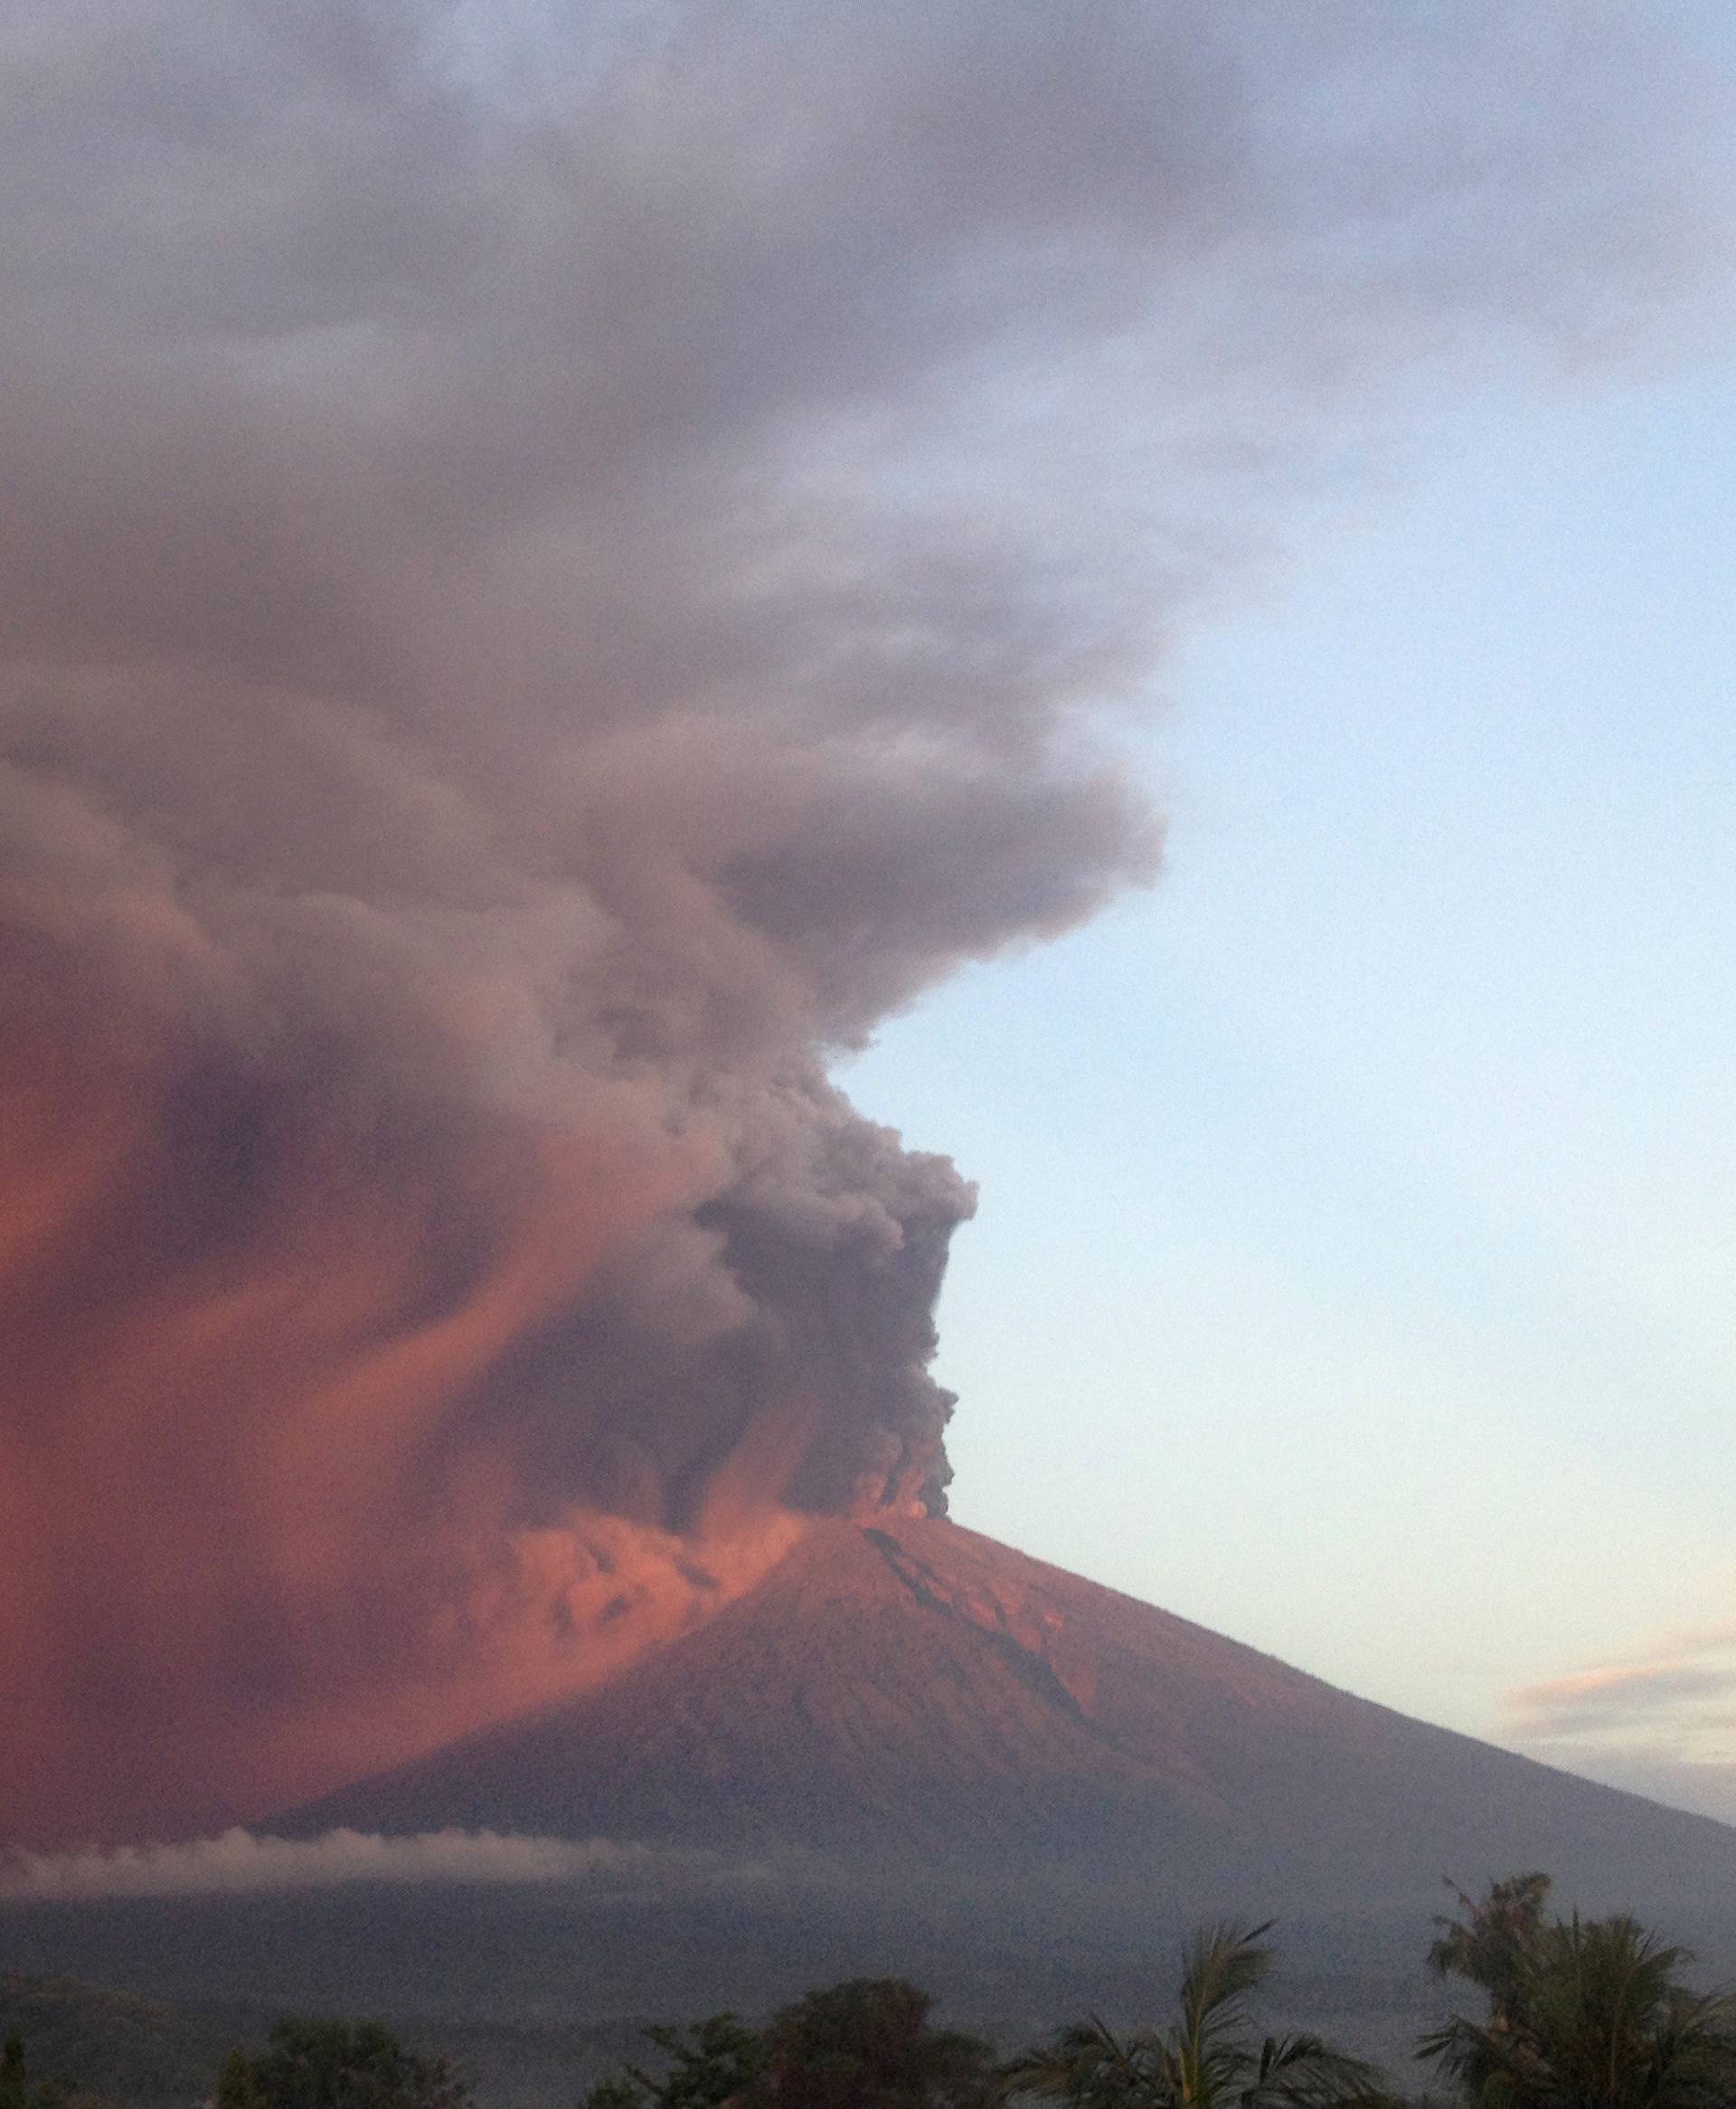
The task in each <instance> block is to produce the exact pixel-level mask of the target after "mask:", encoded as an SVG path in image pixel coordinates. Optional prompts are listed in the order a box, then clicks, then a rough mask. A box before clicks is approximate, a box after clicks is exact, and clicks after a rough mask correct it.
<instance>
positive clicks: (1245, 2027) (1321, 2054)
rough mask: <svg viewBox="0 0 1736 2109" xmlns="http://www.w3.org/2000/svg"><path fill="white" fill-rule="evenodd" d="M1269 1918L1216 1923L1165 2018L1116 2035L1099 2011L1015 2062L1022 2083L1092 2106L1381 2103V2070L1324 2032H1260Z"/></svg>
mask: <svg viewBox="0 0 1736 2109" xmlns="http://www.w3.org/2000/svg"><path fill="white" fill-rule="evenodd" d="M1270 1930H1271V1928H1270V1925H1258V1926H1240V1925H1231V1924H1224V1925H1215V1926H1209V1927H1207V1928H1205V1929H1204V1930H1203V1932H1201V1933H1199V1934H1196V1935H1195V1936H1194V1940H1193V1941H1192V1943H1190V1944H1189V1946H1188V1948H1187V1950H1186V1953H1185V1954H1184V1957H1183V1962H1182V1975H1181V1982H1180V1985H1179V1987H1178V1988H1177V1996H1176V2005H1175V2014H1174V2016H1173V2017H1172V2019H1170V2020H1169V2022H1168V2023H1167V2024H1166V2025H1165V2026H1164V2027H1162V2028H1149V2029H1141V2030H1139V2031H1137V2033H1135V2034H1133V2035H1130V2036H1127V2037H1119V2036H1117V2035H1116V2034H1115V2033H1114V2032H1113V2031H1112V2030H1111V2029H1109V2027H1108V2026H1107V2025H1106V2024H1105V2023H1104V2022H1103V2021H1101V2020H1100V2019H1098V2017H1097V2016H1096V2015H1094V2014H1093V2015H1091V2016H1090V2018H1089V2019H1086V2020H1084V2021H1076V2022H1072V2023H1070V2024H1069V2025H1068V2026H1067V2027H1066V2028H1063V2029H1057V2030H1056V2032H1055V2033H1054V2035H1053V2036H1052V2037H1051V2038H1049V2040H1048V2042H1047V2043H1046V2044H1043V2045H1042V2046H1040V2047H1039V2048H1036V2049H1035V2050H1032V2051H1027V2052H1025V2053H1024V2056H1023V2057H1018V2058H1015V2059H1014V2061H1013V2063H1012V2064H1011V2065H1010V2066H1008V2067H1007V2068H1006V2070H1007V2076H1008V2077H1009V2079H1010V2080H1011V2082H1012V2084H1013V2085H1014V2087H1015V2088H1016V2089H1017V2090H1018V2091H1020V2092H1021V2093H1024V2094H1031V2095H1049V2096H1052V2097H1056V2098H1059V2099H1061V2100H1063V2101H1067V2102H1071V2103H1077V2104H1081V2105H1083V2109H1183V2105H1184V2104H1186V2105H1187V2109H1333V2105H1334V2104H1344V2103H1354V2102H1369V2103H1372V2102H1374V2101H1376V2100H1377V2099H1379V2098H1380V2096H1381V2086H1380V2077H1379V2075H1378V2074H1377V2073H1376V2072H1375V2070H1374V2068H1373V2066H1369V2065H1365V2064H1364V2063H1363V2060H1362V2059H1361V2058H1356V2057H1350V2056H1349V2055H1348V2053H1346V2052H1344V2051H1342V2050H1338V2049H1335V2048H1334V2047H1333V2046H1332V2045H1331V2044H1329V2043H1326V2042H1325V2041H1323V2040H1322V2039H1321V2038H1319V2037H1317V2036H1308V2035H1297V2036H1267V2037H1265V2038H1256V2036H1255V2033H1254V2028H1253V2023H1252V2021H1251V2019H1250V2015H1249V2011H1248V2004H1249V2000H1250V1998H1251V1997H1252V1995H1253V1993H1254V1992H1255V1991H1257V1990H1258V1989H1259V1987H1260V1985H1261V1984H1262V1983H1263V1982H1264V1981H1265V1980H1266V1978H1267V1976H1268V1975H1269V1972H1270V1970H1271V1967H1272V1953H1271V1950H1270V1948H1269V1946H1267V1944H1266V1941H1265V1936H1266V1934H1268V1933H1269V1932H1270Z"/></svg>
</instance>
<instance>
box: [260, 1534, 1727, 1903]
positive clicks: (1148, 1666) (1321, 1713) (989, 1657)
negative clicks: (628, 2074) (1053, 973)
mask: <svg viewBox="0 0 1736 2109" xmlns="http://www.w3.org/2000/svg"><path fill="white" fill-rule="evenodd" d="M339 1825H344V1826H350V1827H353V1828H354V1829H356V1830H363V1831H373V1832H386V1833H393V1832H413V1831H425V1830H435V1829H441V1828H445V1827H448V1826H458V1827H462V1828H466V1829H476V1828H486V1829H490V1830H503V1831H520V1832H533V1833H538V1834H542V1835H551V1836H558V1837H567V1838H581V1837H608V1838H611V1839H636V1840H645V1841H650V1842H655V1843H659V1844H665V1845H671V1846H677V1847H684V1848H703V1849H708V1850H711V1851H713V1852H716V1851H725V1852H731V1853H738V1854H741V1855H744V1856H756V1857H758V1858H760V1859H767V1858H769V1859H770V1860H772V1861H779V1860H782V1861H785V1862H790V1863H794V1864H800V1865H803V1866H806V1867H807V1868H810V1869H829V1870H831V1871H832V1873H833V1874H834V1875H835V1877H838V1878H839V1879H841V1880H843V1881H844V1883H845V1884H846V1885H847V1887H849V1889H850V1890H851V1891H852V1893H853V1894H855V1895H858V1896H860V1895H863V1894H865V1893H867V1892H870V1891H873V1890H874V1889H875V1888H876V1887H881V1888H887V1889H892V1890H895V1891H896V1892H897V1893H898V1894H899V1895H901V1896H904V1897H906V1898H914V1897H925V1898H927V1899H929V1901H930V1903H934V1902H937V1901H940V1900H944V1899H945V1898H946V1897H947V1896H955V1897H969V1898H971V1899H974V1900H975V1901H976V1903H977V1905H978V1906H980V1904H981V1902H982V1901H983V1900H984V1898H985V1897H986V1896H990V1895H992V1894H993V1893H995V1892H997V1891H998V1892H1000V1893H1002V1894H1003V1895H1005V1896H1016V1897H1017V1898H1018V1899H1019V1900H1020V1908H1021V1910H1022V1912H1027V1913H1028V1912H1029V1910H1030V1909H1031V1908H1032V1905H1033V1899H1042V1900H1044V1902H1045V1905H1046V1906H1047V1907H1049V1908H1052V1910H1053V1912H1054V1913H1055V1914H1057V1915H1058V1916H1059V1918H1061V1919H1062V1920H1067V1921H1073V1922H1077V1923H1090V1924H1091V1925H1097V1926H1099V1927H1100V1926H1103V1925H1110V1924H1113V1923H1115V1922H1117V1921H1118V1920H1121V1919H1129V1920H1140V1921H1148V1920H1149V1916H1150V1914H1151V1912H1152V1910H1153V1908H1154V1905H1155V1904H1156V1903H1162V1904H1164V1905H1165V1906H1172V1907H1174V1908H1175V1909H1176V1910H1177V1911H1186V1910H1198V1909H1212V1910H1223V1909H1241V1908H1246V1909H1250V1910H1258V1911H1260V1912H1261V1913H1264V1912H1267V1911H1269V1910H1271V1909H1276V1908H1282V1909H1285V1910H1287V1911H1302V1912H1306V1913H1308V1914H1311V1915H1318V1914H1322V1913H1327V1914H1334V1913H1340V1912H1353V1913H1358V1914H1363V1913H1368V1912H1371V1911H1373V1912H1386V1911H1392V1912H1422V1913H1426V1912H1427V1911H1428V1910H1429V1909H1431V1908H1433V1906H1435V1904H1436V1903H1437V1901H1438V1899H1439V1895H1440V1887H1439V1886H1440V1881H1441V1877H1442V1876H1443V1874H1449V1875H1452V1876H1453V1877H1457V1878H1458V1879H1460V1880H1462V1881H1464V1882H1465V1883H1467V1885H1474V1884H1480V1883H1481V1882H1482V1881H1483V1880H1484V1879H1485V1878H1486V1877H1488V1876H1491V1875H1499V1874H1504V1873H1508V1872H1513V1871H1515V1870H1518V1869H1521V1868H1546V1869H1548V1870H1550V1871H1551V1872H1552V1874H1553V1875H1554V1876H1555V1877H1556V1879H1557V1883H1558V1886H1559V1888H1560V1890H1561V1893H1562V1894H1563V1895H1564V1896H1572V1897H1574V1898H1575V1899H1577V1900H1579V1901H1581V1902H1583V1903H1584V1904H1586V1905H1587V1906H1589V1907H1593V1908H1607V1907H1609V1906H1615V1905H1623V1906H1626V1905H1634V1906H1640V1907H1642V1908H1648V1909H1654V1910H1664V1911H1668V1912H1669V1913H1671V1914H1675V1915H1679V1914H1680V1912H1681V1911H1682V1910H1683V1909H1684V1908H1690V1909H1693V1908H1702V1907H1703V1908H1705V1909H1708V1910H1712V1909H1719V1908H1721V1907H1722V1905H1723V1901H1724V1900H1725V1899H1727V1898H1728V1897H1729V1896H1730V1895H1731V1892H1732V1889H1733V1888H1736V1830H1731V1829H1730V1828H1728V1827H1726V1826H1724V1825H1722V1824H1720V1823H1716V1822H1713V1821H1711V1820H1709V1819H1706V1818H1703V1817H1697V1816H1691V1815H1686V1814H1683V1813H1679V1812H1677V1811H1671V1810H1666V1809H1664V1808H1661V1807H1659V1806H1657V1805H1656V1804H1655V1803H1652V1802H1646V1801H1644V1800H1642V1799H1640V1798H1639V1797H1637V1796H1635V1795H1631V1794H1627V1793H1622V1792H1617V1791H1615V1790H1613V1789H1610V1788H1607V1787H1601V1786H1597V1785H1594V1784H1592V1783H1590V1782H1588V1781H1585V1780H1581V1779H1579V1778H1576V1777H1573V1776H1572V1775H1570V1774H1568V1773H1561V1772H1557V1771H1554V1770H1552V1769H1551V1768H1550V1767H1548V1766H1545V1765H1541V1764H1534V1763H1533V1762H1531V1761H1529V1760H1527V1759H1524V1758H1521V1757H1518V1756H1515V1755H1513V1754H1510V1753H1508V1752H1505V1751H1501V1750H1497V1749H1495V1748H1493V1747H1491V1746H1489V1745H1486V1744H1482V1743H1479V1742H1477V1741H1475V1740H1474V1739H1472V1738H1470V1737H1467V1736H1464V1735H1456V1734H1451V1733H1449V1732H1448V1731H1446V1730H1443V1729H1440V1728H1437V1727H1432V1726H1428V1725H1426V1724H1424V1723H1422V1722H1420V1721H1416V1720H1413V1719H1411V1718H1409V1717H1406V1716H1404V1715H1401V1714H1398V1713H1395V1712H1393V1711H1392V1710H1391V1709H1389V1708H1387V1707H1381V1706H1377V1705H1374V1704H1372V1703H1371V1702H1369V1701H1368V1700H1365V1699H1361V1698H1354V1697H1352V1696H1351V1695H1349V1694H1347V1693H1345V1692H1343V1691H1339V1690H1336V1689H1335V1688H1333V1687H1331V1686H1329V1685H1327V1684H1326V1683H1323V1682H1322V1681H1321V1680H1320V1679H1316V1678H1314V1677H1309V1676H1307V1675H1305V1674H1304V1673H1303V1672H1301V1671H1299V1670H1297V1669H1290V1668H1288V1666H1286V1665H1285V1664H1283V1663H1281V1662H1278V1661H1277V1660H1273V1659H1272V1658H1270V1657H1269V1656H1266V1655H1262V1654H1260V1653H1258V1652H1257V1651H1256V1650H1253V1649H1250V1648H1247V1647H1244V1646H1241V1645H1240V1644H1239V1643H1237V1642H1235V1641H1230V1640H1226V1639H1223V1638H1222V1637H1221V1636H1219V1635H1218V1634H1215V1633H1212V1632H1210V1631H1206V1630H1205V1629H1203V1627H1200V1626H1196V1625H1193V1624H1190V1623H1189V1622H1186V1621H1184V1620H1183V1619H1179V1618H1175V1617H1173V1616H1171V1615H1170V1614H1169V1613H1168V1612H1163V1611H1159V1610H1156V1609H1155V1608H1153V1607H1152V1606H1150V1605H1147V1604H1145V1603H1138V1602H1137V1601H1135V1600H1134V1599H1132V1598H1130V1597H1127V1596H1124V1595H1121V1594H1118V1593H1116V1592H1115V1591H1112V1590H1109V1589H1106V1588H1102V1587H1100V1586H1099V1585H1098V1584H1094V1583H1091V1582H1088V1581H1085V1580H1083V1579H1082V1578H1080V1576H1077V1575H1070V1574H1066V1573H1063V1572H1061V1570H1059V1569H1057V1568H1054V1567H1051V1566H1047V1565H1043V1564H1042V1563H1041V1562H1039V1561H1036V1560H1033V1559H1029V1558H1027V1557H1026V1556H1024V1555H1023V1554H1020V1553H1017V1552H1014V1551H1013V1550H1012V1549H1011V1548H1009V1547H1007V1546H1003V1545H999V1544H996V1543H995V1542H994V1541H993V1540H991V1539H988V1538H986V1537H979V1536H977V1534H976V1533H974V1532H972V1531H969V1530H966V1529H964V1528H961V1527H959V1526H958V1525H956V1524H953V1523H950V1522H945V1521H939V1520H928V1519H925V1520H917V1521H910V1520H903V1519H900V1520H891V1521H885V1522H875V1523H870V1524H857V1523H851V1522H844V1521H827V1522H822V1523H818V1524H816V1526H815V1527H813V1529H812V1530H811V1531H810V1532H809V1533H808V1534H807V1537H804V1538H803V1539H802V1540H801V1541H800V1542H799V1543H798V1544H797V1546H796V1547H795V1549H794V1550H793V1551H792V1552H791V1553H790V1554H789V1556H788V1557H787V1558H786V1559H785V1561H784V1562H783V1563H782V1564H781V1565H779V1566H778V1568H776V1569H775V1570H774V1571H773V1573H772V1574H771V1575H769V1577H768V1578H767V1579H766V1580H765V1581H764V1582H763V1583H762V1584H760V1587H759V1588H758V1589H757V1590H756V1591H754V1592H753V1593H752V1594H750V1595H748V1596H746V1597H744V1598H742V1599H741V1600H740V1601H739V1602H737V1603H734V1604H733V1605H731V1607H730V1608H728V1609H727V1610H725V1611H723V1612H721V1613H720V1614H718V1615H717V1616H716V1617H715V1618H714V1619H713V1620H712V1622H711V1623H709V1624H707V1625H705V1626H703V1627H702V1628H701V1629H699V1630H698V1631H693V1632H690V1633H688V1634H686V1635H685V1636H684V1637H683V1638H681V1639H679V1640H677V1641H674V1642H672V1643H670V1644H668V1645H666V1646H665V1647H664V1648H662V1649H661V1650H658V1651H657V1652H656V1654H654V1655H652V1656H650V1657H648V1658H644V1659H641V1660H639V1661H638V1662H637V1664H635V1665H634V1666H633V1667H632V1668H631V1669H628V1670H627V1672H626V1673H625V1674H623V1675H621V1676H619V1677H618V1678H617V1679H615V1680H614V1681H613V1682H611V1683H609V1684H608V1685H607V1686H605V1687H603V1688H599V1689H597V1690H593V1691H591V1692H590V1693H588V1694H586V1695H585V1696H583V1697H581V1698H578V1699H576V1700H572V1701H570V1702H568V1703H566V1704H563V1705H561V1707H557V1708H556V1709H554V1710H552V1711H549V1712H545V1713H543V1714H541V1715H539V1716H537V1717H533V1718H530V1719H525V1720H522V1721H519V1722H516V1723H514V1724H511V1725H508V1726H501V1727H495V1728H493V1729H491V1730H489V1731H488V1732H486V1733H484V1734H481V1735H475V1736H472V1737H470V1738H468V1739H467V1740H465V1741H463V1742H461V1743H458V1744H456V1745H450V1746H448V1747H447V1748H445V1749H442V1750H439V1751H438V1752H436V1753H435V1754H432V1755H430V1756H428V1757H425V1758H423V1759H421V1760H420V1761H419V1762H416V1763H414V1764H408V1765H405V1766H403V1767H401V1768H399V1769H397V1770H394V1771H392V1772H389V1773H383V1774H382V1775H380V1776H378V1777H375V1778H372V1779H369V1780H366V1781H363V1782H362V1783H358V1784H356V1785H354V1786H352V1787H349V1788H347V1789H346V1790H344V1792H339V1793H336V1794H333V1795H331V1796H328V1797H326V1798H325V1799H324V1800H322V1801H320V1802H316V1803H314V1804H312V1805H311V1806H309V1807H307V1808H304V1809H302V1810H299V1811H296V1812H294V1814H293V1815H292V1816H290V1817H289V1818H288V1819H286V1820H285V1821H282V1822H280V1823H278V1824H277V1825H274V1826H272V1828H273V1829H278V1830H287V1831H289V1832H292V1833H301V1834H305V1833H311V1832H315V1831H319V1830H325V1829H328V1828H331V1827H334V1826H339Z"/></svg>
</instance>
